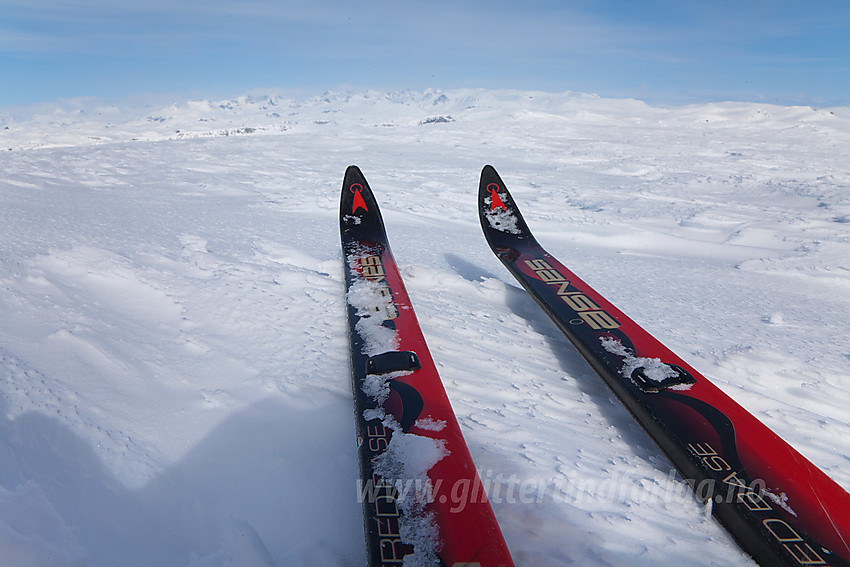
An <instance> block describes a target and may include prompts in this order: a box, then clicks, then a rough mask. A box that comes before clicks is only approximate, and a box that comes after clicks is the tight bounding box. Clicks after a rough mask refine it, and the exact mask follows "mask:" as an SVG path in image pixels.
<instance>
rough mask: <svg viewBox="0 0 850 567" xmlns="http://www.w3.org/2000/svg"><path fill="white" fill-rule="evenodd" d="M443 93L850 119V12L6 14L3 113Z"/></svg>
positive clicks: (685, 1)
mask: <svg viewBox="0 0 850 567" xmlns="http://www.w3.org/2000/svg"><path fill="white" fill-rule="evenodd" d="M429 87H433V88H455V87H483V88H501V87H504V88H515V89H528V90H546V91H565V90H572V91H579V92H588V93H595V94H599V95H602V96H607V97H634V98H640V99H643V100H646V101H649V102H651V103H656V104H678V103H688V102H703V101H713V100H749V101H764V102H770V103H779V104H811V105H815V106H823V105H838V104H841V105H850V0H805V1H797V0H773V1H767V0H761V1H757V0H752V1H751V0H735V1H730V2H721V1H712V0H677V1H672V0H670V1H668V0H649V1H643V2H642V1H640V0H630V1H629V0H564V1H545V0H522V1H516V2H507V1H502V0H489V1H479V0H469V1H463V0H432V1H430V2H413V1H406V0H395V1H390V0H377V1H367V0H348V1H343V0H312V1H310V0H307V1H302V0H298V1H271V0H243V1H235V0H144V1H137V0H0V105H10V104H27V103H34V102H42V101H51V100H57V99H65V98H76V97H98V98H106V99H122V98H126V97H130V96H133V95H146V94H167V95H175V96H183V97H188V96H208V97H217V96H232V95H236V94H241V93H244V92H247V91H252V90H256V89H286V90H293V91H305V92H322V91H324V90H334V89H340V88H351V89H366V88H374V89H380V90H387V89H401V88H410V89H417V90H418V89H424V88H429Z"/></svg>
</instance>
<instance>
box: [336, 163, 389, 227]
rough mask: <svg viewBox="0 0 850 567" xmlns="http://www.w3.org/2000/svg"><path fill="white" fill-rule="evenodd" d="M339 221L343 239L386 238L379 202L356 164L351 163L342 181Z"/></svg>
mask: <svg viewBox="0 0 850 567" xmlns="http://www.w3.org/2000/svg"><path fill="white" fill-rule="evenodd" d="M339 223H340V227H341V229H342V235H343V240H350V239H351V238H371V239H373V240H385V239H386V237H385V236H382V235H383V232H384V222H383V220H382V219H381V212H380V210H379V209H378V202H377V201H376V200H375V196H374V195H373V194H372V189H371V188H370V187H369V183H368V182H367V181H366V177H365V176H364V175H363V172H362V171H360V168H359V167H357V166H356V165H349V166H348V168H346V170H345V177H344V178H343V181H342V194H341V195H340V199H339Z"/></svg>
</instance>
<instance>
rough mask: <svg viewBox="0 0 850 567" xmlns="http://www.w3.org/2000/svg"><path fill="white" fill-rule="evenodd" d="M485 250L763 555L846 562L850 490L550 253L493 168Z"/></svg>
mask: <svg viewBox="0 0 850 567" xmlns="http://www.w3.org/2000/svg"><path fill="white" fill-rule="evenodd" d="M478 212H479V218H480V221H481V227H482V229H483V231H484V235H485V236H486V239H487V242H488V244H489V245H490V248H491V249H492V250H493V252H494V253H495V254H496V256H498V258H499V259H500V260H501V261H502V263H503V264H504V265H505V266H506V267H507V269H508V270H509V271H510V272H511V274H513V276H514V277H515V278H516V279H517V280H518V281H519V283H520V284H521V285H522V287H523V288H525V289H526V290H527V291H528V293H529V294H530V295H531V296H532V297H533V298H534V300H535V301H536V302H537V303H538V304H539V305H540V307H541V308H542V309H543V311H545V312H546V313H547V314H548V315H549V317H550V318H551V319H552V320H553V321H554V323H555V324H556V325H557V326H558V327H559V328H560V330H561V331H562V332H563V333H564V334H565V335H566V337H567V338H568V339H569V340H570V342H572V344H573V345H574V346H575V347H576V349H577V350H578V351H579V352H580V353H581V355H582V356H583V357H584V358H585V360H586V361H587V362H588V363H589V364H590V366H591V367H593V369H594V370H595V371H596V372H597V373H598V374H599V376H600V377H601V378H602V379H603V380H604V381H605V383H606V384H607V385H608V387H609V388H610V389H611V390H612V391H613V392H614V394H615V395H616V396H617V397H618V398H619V399H620V401H621V402H622V403H623V404H624V405H625V406H626V408H627V409H628V410H629V412H631V414H632V415H633V416H634V418H635V419H636V420H637V421H638V423H640V425H641V426H642V427H643V428H644V429H645V430H646V432H647V433H648V434H649V436H650V437H651V438H652V439H653V440H654V441H655V443H656V444H657V445H658V446H659V447H660V448H661V450H662V451H663V452H664V453H665V454H666V456H667V457H668V458H669V459H670V461H671V462H672V463H673V465H674V466H675V467H676V468H677V469H678V471H679V472H680V474H681V475H682V476H683V477H684V478H685V479H686V480H687V482H688V483H689V484H690V485H691V487H692V488H693V489H694V490H695V492H696V493H697V496H698V497H699V498H700V499H701V500H702V501H703V502H705V503H706V506H710V507H711V511H712V513H713V514H714V516H715V517H716V518H717V519H718V520H719V521H720V522H721V524H722V525H723V526H724V527H725V528H726V529H727V530H728V531H729V532H730V533H731V534H732V536H733V537H734V538H735V540H736V541H737V542H738V543H739V545H740V546H741V548H742V549H744V551H746V552H747V553H749V554H750V555H751V556H752V557H753V558H754V559H755V560H756V561H757V562H758V563H759V564H761V565H765V566H766V565H771V566H773V565H788V566H799V565H834V566H845V567H846V566H848V565H850V495H848V493H847V492H846V491H845V490H844V489H843V488H842V487H841V486H839V485H838V484H837V483H836V482H835V481H833V480H832V479H831V478H829V477H828V476H827V475H826V474H825V473H824V472H823V471H821V470H820V469H819V468H817V467H816V466H815V465H813V464H812V463H811V462H809V461H808V460H807V459H806V458H805V457H803V456H802V455H801V454H800V453H798V452H797V451H796V450H795V449H793V448H792V447H791V446H790V445H789V444H788V443H786V442H785V441H783V440H782V439H781V438H780V437H779V436H777V435H776V434H775V433H774V432H773V431H771V430H770V429H768V428H767V427H766V426H765V425H764V424H762V423H761V422H760V421H759V420H758V419H757V418H756V417H754V416H753V415H752V414H750V413H749V412H747V411H746V410H745V409H744V408H743V407H742V406H740V405H738V404H737V403H736V402H735V401H733V400H732V399H731V398H730V397H728V396H727V395H726V394H724V393H723V392H722V391H721V390H720V389H719V388H717V387H716V386H714V385H713V384H712V383H711V382H709V381H708V380H707V379H706V378H705V377H703V376H702V375H701V374H699V373H698V372H697V371H696V370H694V369H693V368H692V367H691V366H689V365H688V364H687V363H686V362H684V361H683V360H682V359H680V358H679V357H678V356H676V355H675V354H674V353H673V352H672V351H670V350H669V349H668V348H667V347H665V346H664V345H662V344H661V343H660V342H659V341H658V340H656V339H655V338H654V337H653V336H652V335H650V334H649V333H648V332H647V331H645V330H644V329H642V328H641V327H640V326H638V325H637V324H636V323H635V322H634V321H632V320H631V319H629V318H628V317H627V316H626V315H624V314H623V313H622V312H621V311H620V310H618V309H617V308H616V307H614V305H612V304H611V303H610V302H608V301H607V300H606V299H605V298H604V297H602V296H601V295H600V294H599V293H597V292H596V291H594V290H593V289H592V288H591V287H590V286H588V285H587V284H586V283H585V282H583V281H582V280H581V279H579V278H578V276H576V275H575V274H574V273H573V272H571V271H570V270H568V269H567V268H566V267H565V266H564V265H563V264H561V263H560V262H559V261H558V260H557V259H555V258H554V257H553V256H551V255H550V254H548V253H547V252H546V251H545V250H544V249H543V248H542V247H541V246H540V244H538V242H537V240H535V238H534V236H533V235H532V233H531V231H530V230H529V228H528V225H527V224H526V222H525V220H524V219H523V217H522V215H521V214H520V211H519V209H518V208H517V205H516V203H515V201H514V199H513V198H512V197H511V194H510V193H509V192H508V190H507V188H506V187H505V184H504V183H503V182H502V179H501V178H500V177H499V175H498V173H497V172H496V170H495V169H494V168H493V167H492V166H489V165H488V166H486V167H485V168H484V169H483V171H482V172H481V181H480V184H479V191H478Z"/></svg>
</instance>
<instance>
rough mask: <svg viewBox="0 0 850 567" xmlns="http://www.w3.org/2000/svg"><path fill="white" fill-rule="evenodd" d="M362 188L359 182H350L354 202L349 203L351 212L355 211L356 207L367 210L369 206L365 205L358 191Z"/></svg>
mask: <svg viewBox="0 0 850 567" xmlns="http://www.w3.org/2000/svg"><path fill="white" fill-rule="evenodd" d="M362 190H363V186H362V185H360V184H359V183H352V184H351V192H352V193H354V202H353V203H352V204H351V214H354V213H356V212H357V209H363V210H364V211H366V212H369V207H367V206H366V201H364V200H363V195H361V194H360V192H361V191H362Z"/></svg>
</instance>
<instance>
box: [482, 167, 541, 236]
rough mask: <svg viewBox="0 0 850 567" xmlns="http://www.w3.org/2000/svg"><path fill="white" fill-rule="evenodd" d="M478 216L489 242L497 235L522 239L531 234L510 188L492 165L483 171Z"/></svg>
mask: <svg viewBox="0 0 850 567" xmlns="http://www.w3.org/2000/svg"><path fill="white" fill-rule="evenodd" d="M478 216H479V220H480V221H481V228H482V229H483V230H484V234H485V235H487V238H488V240H489V239H490V237H491V236H493V235H496V234H500V235H501V236H504V237H520V238H522V237H526V236H530V234H531V233H530V232H529V230H528V226H527V225H526V224H525V220H524V219H523V218H522V215H521V214H520V212H519V209H518V208H517V206H516V203H514V200H513V197H511V194H510V192H509V191H508V188H507V187H505V183H504V181H502V178H501V177H499V174H498V173H497V172H496V168H494V167H493V166H492V165H485V166H484V169H482V170H481V181H480V182H479V184H478Z"/></svg>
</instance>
